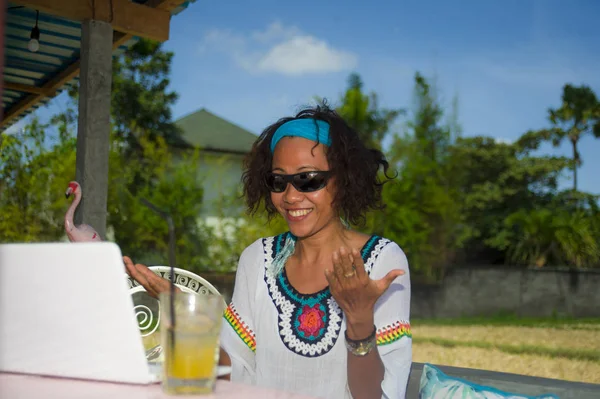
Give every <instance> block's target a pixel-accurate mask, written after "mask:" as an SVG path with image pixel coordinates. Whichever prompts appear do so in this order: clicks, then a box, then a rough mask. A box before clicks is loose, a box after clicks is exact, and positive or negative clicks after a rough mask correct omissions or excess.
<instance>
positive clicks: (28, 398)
mask: <svg viewBox="0 0 600 399" xmlns="http://www.w3.org/2000/svg"><path fill="white" fill-rule="evenodd" d="M175 397H179V398H182V399H192V398H198V399H200V398H204V399H232V398H249V399H252V398H261V399H310V398H309V397H308V396H302V395H296V394H291V393H287V392H282V391H273V390H269V389H264V388H258V387H254V386H250V385H242V384H236V383H232V382H229V381H223V380H219V381H217V387H216V390H215V393H213V394H212V395H202V396H195V395H194V396H192V395H185V396H169V395H167V394H165V393H163V391H162V389H161V386H160V384H152V385H128V384H115V383H109V382H94V381H83V380H71V379H66V378H53V377H41V376H34V375H22V374H10V373H0V398H2V399H36V398H48V399H53V398H56V399H59V398H60V399H71V398H73V399H75V398H77V399H81V398H86V399H96V398H97V399H121V398H123V399H173V398H175Z"/></svg>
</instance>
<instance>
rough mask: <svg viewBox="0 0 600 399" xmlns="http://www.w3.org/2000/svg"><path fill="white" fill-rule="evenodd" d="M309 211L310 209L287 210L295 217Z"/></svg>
mask: <svg viewBox="0 0 600 399" xmlns="http://www.w3.org/2000/svg"><path fill="white" fill-rule="evenodd" d="M311 211H312V209H301V210H299V211H288V212H289V214H290V215H292V216H293V217H295V218H297V217H300V216H304V215H308V214H309V213H310V212H311Z"/></svg>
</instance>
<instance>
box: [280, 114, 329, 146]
mask: <svg viewBox="0 0 600 399" xmlns="http://www.w3.org/2000/svg"><path fill="white" fill-rule="evenodd" d="M286 136H287V137H303V138H305V139H309V140H312V141H316V142H319V143H321V144H325V145H326V146H331V137H329V123H327V122H325V121H322V120H320V119H312V118H302V119H294V120H291V121H289V122H286V123H284V124H283V125H281V126H279V128H278V129H277V130H276V131H275V134H274V135H273V138H272V139H271V153H273V152H275V146H276V145H277V143H278V142H279V140H281V139H282V138H284V137H286Z"/></svg>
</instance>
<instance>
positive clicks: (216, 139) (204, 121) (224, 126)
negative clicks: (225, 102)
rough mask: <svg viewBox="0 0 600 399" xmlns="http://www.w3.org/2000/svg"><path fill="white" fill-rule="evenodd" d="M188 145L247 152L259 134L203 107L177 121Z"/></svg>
mask: <svg viewBox="0 0 600 399" xmlns="http://www.w3.org/2000/svg"><path fill="white" fill-rule="evenodd" d="M175 123H176V124H177V126H179V128H180V129H181V130H182V139H183V140H184V142H185V143H186V144H187V145H190V146H192V147H195V148H201V149H203V150H205V151H214V152H224V153H230V154H247V153H248V152H250V149H251V148H252V144H253V143H254V142H255V141H256V139H257V136H256V135H255V134H253V133H251V132H249V131H248V130H246V129H244V128H241V127H239V126H237V125H235V124H233V123H231V122H229V121H228V120H225V119H223V118H221V117H219V116H217V115H215V114H213V113H211V112H209V111H207V110H206V109H204V108H202V109H200V110H198V111H196V112H194V113H191V114H189V115H186V116H184V117H182V118H180V119H178V120H177V121H176V122H175Z"/></svg>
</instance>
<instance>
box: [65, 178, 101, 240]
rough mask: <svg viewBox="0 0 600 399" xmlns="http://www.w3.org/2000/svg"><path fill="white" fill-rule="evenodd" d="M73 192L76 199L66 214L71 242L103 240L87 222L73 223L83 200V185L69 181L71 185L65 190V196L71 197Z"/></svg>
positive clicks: (67, 229) (66, 228) (66, 223)
mask: <svg viewBox="0 0 600 399" xmlns="http://www.w3.org/2000/svg"><path fill="white" fill-rule="evenodd" d="M71 194H73V195H74V196H75V199H74V200H73V202H71V206H70V207H69V210H68V211H67V213H66V214H65V230H66V231H67V236H68V237H69V240H70V241H71V242H89V241H102V238H100V234H98V232H97V231H96V230H94V228H93V227H92V226H89V225H87V224H80V225H78V226H75V224H74V223H73V215H74V214H75V208H77V205H79V202H81V186H80V185H79V183H77V182H76V181H72V182H69V187H67V191H66V192H65V196H66V197H67V198H69V197H70V196H71Z"/></svg>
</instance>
